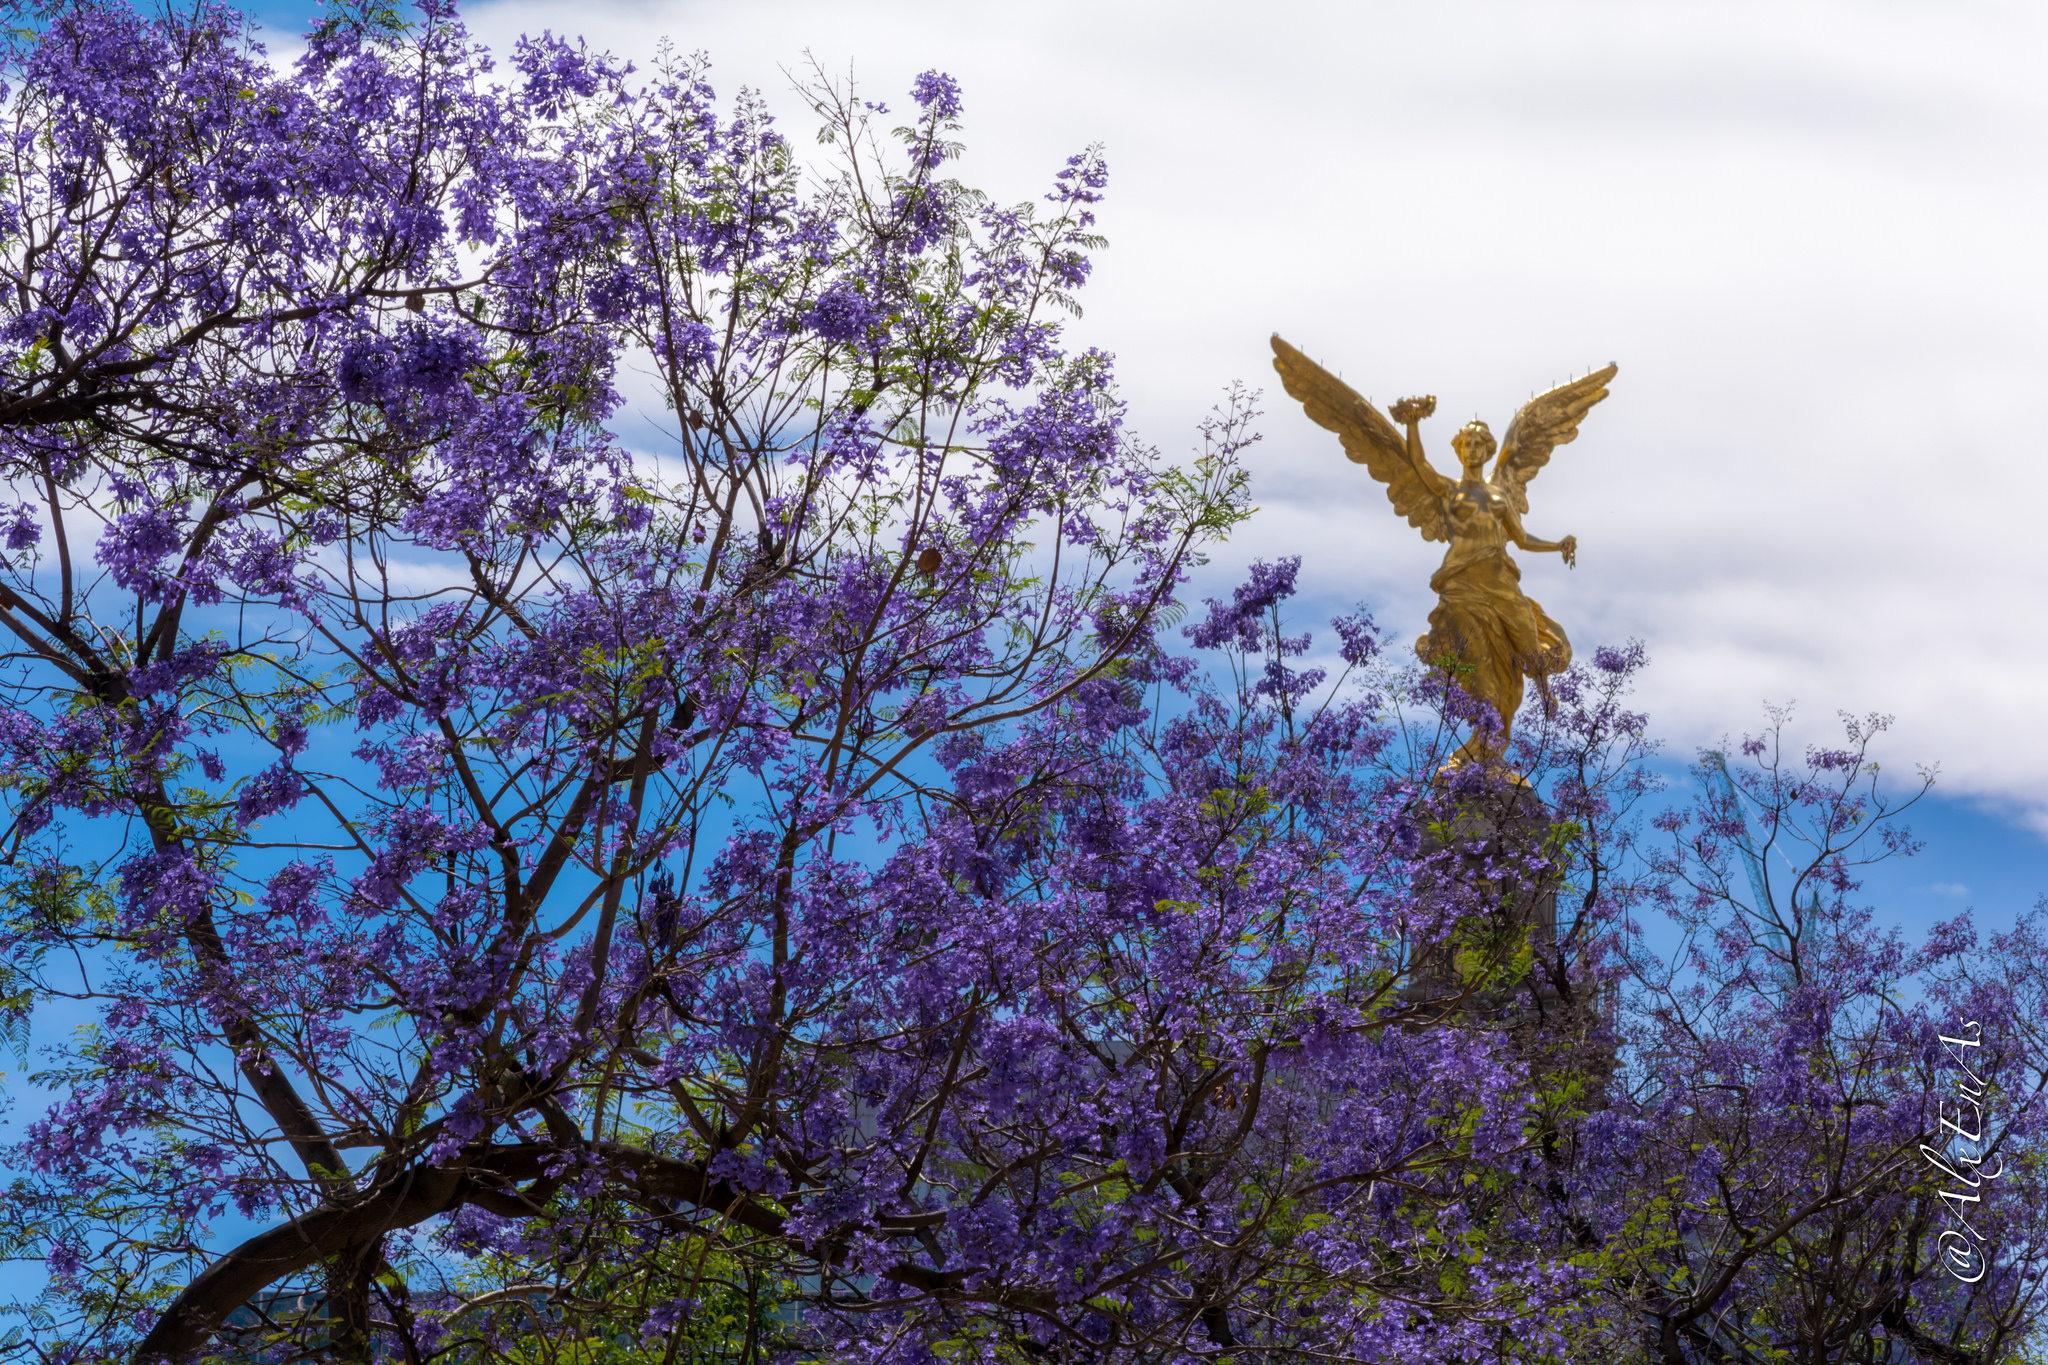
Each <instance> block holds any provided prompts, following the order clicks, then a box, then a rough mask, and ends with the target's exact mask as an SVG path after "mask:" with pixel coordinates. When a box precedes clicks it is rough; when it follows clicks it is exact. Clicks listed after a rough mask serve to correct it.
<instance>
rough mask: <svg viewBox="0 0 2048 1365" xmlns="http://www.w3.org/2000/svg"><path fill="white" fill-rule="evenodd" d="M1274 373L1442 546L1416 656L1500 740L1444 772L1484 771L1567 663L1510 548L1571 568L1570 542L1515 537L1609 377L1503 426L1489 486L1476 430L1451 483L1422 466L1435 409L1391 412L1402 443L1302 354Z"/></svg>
mask: <svg viewBox="0 0 2048 1365" xmlns="http://www.w3.org/2000/svg"><path fill="white" fill-rule="evenodd" d="M1273 368H1274V369H1276V370H1278V371H1279V372H1280V382H1281V383H1282V384H1284V385H1285V386H1286V388H1287V392H1288V393H1289V394H1290V395H1292V396H1293V397H1294V398H1296V399H1298V400H1300V402H1301V405H1302V407H1304V408H1306V409H1307V410H1308V415H1309V417H1310V418H1311V419H1312V420H1314V421H1315V422H1316V423H1317V424H1319V425H1321V426H1324V427H1328V428H1329V429H1330V430H1331V431H1334V432H1336V433H1337V435H1338V437H1339V439H1341V440H1342V441H1343V443H1344V453H1345V454H1346V455H1349V456H1350V457H1351V459H1352V460H1353V461H1354V462H1356V463H1358V464H1362V465H1364V466H1365V467H1366V469H1367V470H1368V471H1369V472H1370V473H1371V474H1372V476H1373V477H1374V478H1375V479H1378V480H1379V481H1380V482H1381V483H1383V484H1385V485H1386V486H1387V498H1388V500H1389V501H1391V502H1392V503H1393V504H1394V510H1395V511H1396V512H1399V513H1400V514H1401V515H1402V516H1404V517H1406V518H1408V524H1409V525H1411V526H1413V527H1415V528H1416V529H1417V530H1419V531H1421V532H1422V538H1423V539H1424V540H1442V541H1448V542H1449V543H1450V547H1451V548H1450V549H1449V550H1447V551H1446V552H1445V553H1444V562H1443V564H1442V565H1441V566H1439V567H1438V569H1437V571H1436V573H1435V575H1434V576H1432V577H1431V578H1430V580H1429V586H1430V590H1431V591H1432V592H1434V593H1435V594H1436V597H1437V601H1436V607H1435V608H1434V609H1433V610H1432V611H1431V612H1430V613H1429V634H1427V635H1424V636H1423V637H1422V638H1421V639H1419V640H1417V641H1416V642H1415V650H1416V653H1418V654H1420V655H1421V656H1422V659H1423V662H1424V663H1427V664H1429V665H1430V666H1432V667H1449V668H1454V669H1455V670H1456V671H1457V673H1458V674H1459V682H1460V683H1461V684H1462V685H1463V687H1464V689H1465V691H1466V692H1467V693H1468V694H1469V695H1471V696H1472V697H1474V698H1476V699H1477V700H1479V701H1482V702H1485V703H1487V704H1488V705H1490V706H1492V707H1493V709H1494V711H1495V712H1496V713H1497V714H1498V715H1499V717H1500V729H1499V731H1498V732H1497V733H1494V734H1491V735H1489V734H1488V733H1487V732H1486V727H1484V726H1480V727H1476V728H1475V733H1474V734H1473V736H1472V737H1471V738H1470V739H1469V740H1467V741H1466V742H1465V745H1464V747H1462V748H1461V749H1459V750H1458V753H1457V755H1456V756H1455V757H1454V758H1453V759H1452V760H1451V761H1452V762H1453V763H1459V762H1468V761H1478V762H1490V761H1492V760H1494V759H1495V758H1497V757H1498V755H1499V754H1500V752H1501V750H1502V748H1503V747H1504V746H1505V745H1506V743H1507V735H1508V727H1509V726H1511V725H1513V724H1514V720H1515V713H1516V712H1517V711H1519V710H1520V709H1521V706H1522V680H1523V679H1524V678H1534V679H1535V680H1536V685H1537V688H1538V689H1539V690H1541V691H1542V692H1544V694H1545V695H1546V697H1547V696H1548V693H1549V688H1548V687H1547V685H1546V680H1547V678H1548V677H1549V675H1550V674H1552V673H1556V672H1559V671H1561V670H1563V669H1564V668H1565V667H1567V666H1568V665H1569V664H1570V663H1571V661H1572V646H1571V642H1570V641H1569V640H1567V639H1566V638H1565V634H1564V630H1563V629H1562V628H1561V627H1560V626H1559V625H1558V624H1557V622H1555V621H1553V620H1551V619H1550V617H1549V616H1547V615H1545V614H1544V611H1543V608H1542V607H1540V606H1538V605H1537V604H1536V603H1535V602H1534V601H1532V600H1530V599H1529V598H1527V597H1525V596H1523V595H1522V589H1521V581H1522V571H1521V569H1520V568H1519V567H1518V566H1517V565H1516V564H1515V561H1514V560H1512V559H1510V558H1508V552H1507V547H1508V545H1509V543H1510V542H1512V543H1513V544H1515V545H1517V546H1520V547H1521V548H1522V549H1524V550H1527V551H1529V552H1530V553H1532V554H1540V553H1543V552H1545V551H1550V550H1555V551H1556V552H1557V553H1558V554H1559V555H1561V556H1563V557H1564V562H1565V563H1566V564H1567V565H1574V564H1576V563H1577V562H1578V551H1579V542H1578V539H1577V537H1575V536H1566V537H1565V538H1564V539H1562V540H1538V539H1536V538H1535V537H1534V536H1531V535H1530V534H1529V533H1528V532H1527V531H1525V530H1524V529H1522V514H1523V513H1525V512H1527V511H1528V510H1529V493H1528V488H1529V480H1530V479H1532V478H1534V477H1535V475H1536V471H1537V470H1539V469H1541V468H1543V466H1544V465H1546V464H1548V463H1550V452H1551V451H1552V450H1554V449H1556V448H1557V447H1558V446H1561V445H1563V444H1564V443H1565V442H1567V441H1570V440H1572V439H1573V438H1574V437H1576V436H1577V435H1578V434H1579V421H1580V419H1581V418H1583V417H1584V416H1585V415H1586V411H1587V409H1589V408H1591V407H1592V406H1593V405H1594V404H1595V403H1597V402H1599V401H1600V400H1601V399H1603V398H1605V397H1606V396H1607V381H1608V380H1610V379H1612V378H1614V374H1615V367H1614V366H1612V365H1609V366H1608V367H1607V368H1606V369H1604V370H1595V371H1594V372H1593V373H1592V374H1589V375H1587V376H1586V377H1585V378H1583V379H1575V380H1573V381H1572V382H1571V383H1569V384H1565V385H1561V386H1560V387H1558V388H1555V389H1552V390H1551V391H1550V392H1548V393H1544V394H1539V395H1537V396H1536V397H1534V398H1532V399H1530V400H1529V401H1528V402H1527V403H1525V404H1523V406H1522V410H1521V411H1520V412H1518V413H1516V414H1515V420H1514V421H1512V422H1510V423H1509V424H1508V434H1507V438H1506V439H1505V440H1504V441H1502V442H1501V447H1500V460H1499V462H1498V463H1496V464H1495V465H1494V467H1493V474H1492V476H1491V477H1489V476H1488V475H1487V473H1486V462H1487V461H1488V460H1489V459H1491V458H1492V457H1493V452H1494V445H1493V433H1492V432H1490V431H1488V430H1487V429H1486V423H1484V422H1477V421H1475V422H1468V423H1466V424H1465V426H1464V427H1462V428H1461V429H1460V430H1459V431H1458V434H1457V435H1455V436H1453V437H1452V438H1451V449H1453V450H1454V451H1456V452H1457V454H1458V462H1459V463H1460V464H1461V465H1463V466H1464V474H1463V476H1462V477H1460V478H1458V479H1448V478H1445V477H1444V476H1443V475H1442V474H1439V473H1437V471H1436V470H1434V469H1432V468H1431V467H1430V465H1429V461H1428V460H1426V459H1424V458H1423V455H1422V435H1421V432H1420V431H1419V430H1418V426H1417V424H1418V423H1420V422H1421V421H1422V419H1423V418H1425V417H1427V416H1429V415H1430V414H1431V413H1432V412H1434V411H1436V399H1434V398H1408V399H1403V400H1402V401H1401V402H1398V403H1395V404H1394V405H1393V406H1392V407H1391V408H1390V409H1389V411H1390V412H1392V413H1393V416H1394V421H1396V422H1400V423H1401V424H1402V425H1404V426H1405V427H1407V429H1408V430H1407V434H1406V436H1405V437H1404V436H1403V435H1402V433H1401V432H1399V431H1397V430H1396V429H1395V428H1394V425H1393V423H1392V422H1389V421H1388V420H1387V419H1386V418H1385V417H1382V416H1381V415H1380V413H1379V410H1378V409H1376V408H1374V407H1373V405H1372V404H1370V403H1368V402H1366V401H1365V400H1364V399H1363V398H1360V397H1359V396H1358V394H1357V393H1356V392H1355V391H1354V390H1352V389H1351V388H1350V387H1349V386H1348V385H1346V384H1345V383H1344V381H1343V380H1341V379H1338V378H1337V377H1336V376H1335V375H1333V374H1331V373H1330V372H1329V371H1327V370H1325V369H1324V368H1323V367H1322V366H1320V365H1318V364H1316V363H1315V362H1314V361H1312V360H1310V359H1309V358H1308V357H1307V356H1305V355H1303V354H1302V353H1301V352H1300V351H1297V350H1295V349H1294V348H1293V347H1292V346H1290V345H1288V344H1287V343H1286V342H1284V341H1282V340H1281V339H1280V338H1279V337H1278V336H1275V337H1274V338H1273Z"/></svg>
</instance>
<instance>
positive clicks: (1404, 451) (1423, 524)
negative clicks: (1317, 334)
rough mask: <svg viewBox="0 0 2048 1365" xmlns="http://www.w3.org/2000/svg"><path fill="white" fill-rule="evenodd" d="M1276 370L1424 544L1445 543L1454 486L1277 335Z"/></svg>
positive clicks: (1354, 392) (1313, 418)
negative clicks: (1448, 494) (1447, 504)
mask: <svg viewBox="0 0 2048 1365" xmlns="http://www.w3.org/2000/svg"><path fill="white" fill-rule="evenodd" d="M1273 368H1274V369H1276V370H1278V371H1279V372H1280V382H1281V384H1282V385H1284V386H1285V387H1286V389H1287V392H1288V395H1289V396H1290V397H1293V398H1295V399H1298V400H1299V401H1300V403H1301V406H1302V407H1303V408H1305V409H1307V411H1308V415H1309V420H1310V421H1312V422H1314V423H1315V424H1316V425H1317V426H1320V427H1327V428H1328V429H1329V430H1331V431H1334V432H1336V433H1337V437H1338V439H1339V440H1341V441H1342V442H1343V443H1344V453H1345V454H1346V455H1348V456H1350V457H1351V460H1352V462H1353V463H1354V464H1362V465H1364V466H1365V467H1366V469H1367V471H1368V472H1370V473H1371V474H1372V476H1373V477H1374V478H1375V479H1378V480H1379V481H1380V482H1381V483H1383V484H1385V485H1386V486H1387V501H1389V502H1391V503H1393V504H1394V510H1395V511H1396V512H1399V513H1400V514H1401V515H1402V516H1404V517H1406V518H1408V524H1409V525H1410V526H1413V527H1414V528H1415V529H1416V530H1418V531H1420V532H1422V538H1423V539H1424V540H1447V539H1449V537H1448V536H1447V535H1446V534H1445V528H1444V516H1443V510H1442V507H1443V505H1442V503H1441V502H1440V501H1439V500H1440V499H1441V498H1442V497H1443V495H1444V493H1445V491H1446V490H1448V489H1449V488H1450V480H1448V479H1446V478H1445V477H1444V476H1443V475H1441V474H1439V473H1437V472H1436V471H1435V470H1434V469H1431V468H1430V467H1429V465H1428V463H1427V462H1426V461H1424V460H1422V459H1421V458H1420V457H1419V456H1418V458H1416V459H1413V460H1411V459H1409V458H1408V443H1407V441H1406V440H1404V439H1403V438H1402V436H1401V433H1400V432H1399V431H1396V430H1395V429H1394V424H1393V423H1392V422H1389V421H1388V420H1387V419H1386V418H1385V417H1382V416H1381V415H1380V412H1379V409H1377V408H1375V407H1374V406H1373V405H1372V404H1370V403H1368V402H1366V401H1365V400H1364V399H1363V398H1360V397H1359V396H1358V392H1357V390H1355V389H1353V388H1352V387H1351V386H1350V385H1349V384H1346V383H1345V382H1344V381H1343V380H1341V379H1339V378H1337V376H1336V375H1333V374H1331V373H1330V372H1329V371H1328V370H1326V369H1324V368H1323V367H1322V366H1320V365H1318V364H1316V363H1315V361H1313V360H1310V359H1309V358H1308V357H1307V356H1305V355H1303V354H1302V353H1301V352H1300V351H1297V350H1295V349H1294V348H1293V347H1292V346H1289V345H1288V344H1287V343H1286V342H1284V341H1282V340H1281V339H1280V336H1279V333H1277V332H1276V333H1274V335H1273Z"/></svg>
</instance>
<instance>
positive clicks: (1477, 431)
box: [1451, 418, 1494, 469]
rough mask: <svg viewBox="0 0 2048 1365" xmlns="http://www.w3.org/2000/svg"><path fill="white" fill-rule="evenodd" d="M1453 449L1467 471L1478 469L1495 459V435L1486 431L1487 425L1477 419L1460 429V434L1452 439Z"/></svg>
mask: <svg viewBox="0 0 2048 1365" xmlns="http://www.w3.org/2000/svg"><path fill="white" fill-rule="evenodd" d="M1451 449H1452V450H1455V451H1457V452H1458V459H1459V461H1460V462H1461V463H1462V464H1463V465H1464V466H1465V467H1466V468H1467V469H1477V468H1479V467H1480V466H1481V465H1483V464H1485V463H1486V462H1487V461H1488V460H1490V459H1492V458H1493V450H1494V446H1493V433H1492V432H1491V431H1488V430H1487V429H1486V423H1484V422H1481V421H1479V420H1477V419H1476V418H1475V419H1474V420H1472V421H1470V422H1467V423H1465V425H1464V426H1462V427H1459V428H1458V434H1457V435H1456V436H1453V437H1452V438H1451Z"/></svg>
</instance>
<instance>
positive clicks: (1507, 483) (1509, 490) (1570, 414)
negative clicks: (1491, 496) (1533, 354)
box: [1493, 365, 1616, 512]
mask: <svg viewBox="0 0 2048 1365" xmlns="http://www.w3.org/2000/svg"><path fill="white" fill-rule="evenodd" d="M1615 369H1616V367H1615V366H1613V365H1609V366H1608V367H1607V368H1606V369H1604V370H1595V371H1593V373H1591V374H1589V375H1587V376H1586V377H1585V378H1583V379H1574V380H1573V381H1572V382H1571V383H1569V384H1560V385H1558V386H1557V387H1556V388H1554V389H1552V390H1551V391H1550V392H1549V393H1539V394H1537V395H1536V396H1535V397H1534V398H1531V399H1530V400H1529V401H1528V402H1526V403H1524V404H1522V410H1521V411H1520V412H1518V413H1516V414H1515V420H1514V421H1512V422H1510V423H1508V434H1507V435H1506V436H1505V437H1503V438H1502V439H1501V443H1500V459H1499V460H1498V461H1496V462H1495V463H1494V466H1493V486H1494V487H1495V488H1498V489H1499V490H1500V491H1501V492H1503V493H1505V494H1507V495H1508V497H1509V498H1511V499H1513V501H1514V504H1515V510H1516V511H1517V512H1526V511H1528V510H1529V480H1531V479H1533V478H1535V477H1536V471H1537V470H1539V469H1541V468H1543V466H1545V465H1547V464H1549V463H1550V452H1551V451H1553V450H1555V449H1557V448H1558V447H1559V446H1561V445H1563V444H1565V443H1566V442H1567V441H1573V440H1577V439H1578V435H1579V422H1580V420H1581V419H1583V418H1584V417H1585V415H1586V411H1587V409H1589V408H1591V407H1592V406H1593V405H1594V404H1595V403H1597V402H1599V401H1600V400H1601V399H1603V398H1605V397H1606V396H1607V381H1608V380H1610V379H1612V378H1614V372H1615Z"/></svg>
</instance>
